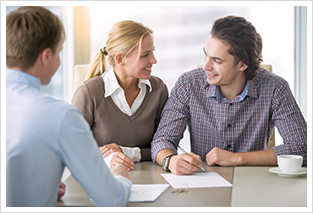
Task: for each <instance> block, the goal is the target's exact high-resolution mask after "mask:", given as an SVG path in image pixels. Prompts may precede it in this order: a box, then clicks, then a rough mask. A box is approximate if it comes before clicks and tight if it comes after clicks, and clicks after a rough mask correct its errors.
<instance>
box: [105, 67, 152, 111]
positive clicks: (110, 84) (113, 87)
mask: <svg viewBox="0 0 313 213" xmlns="http://www.w3.org/2000/svg"><path fill="white" fill-rule="evenodd" d="M102 79H103V81H104V91H105V94H104V98H107V97H109V96H111V98H112V100H113V102H114V103H115V104H116V106H117V107H118V108H119V109H120V110H121V111H122V112H124V113H125V114H126V115H128V116H131V115H133V114H134V113H135V112H136V111H137V109H138V108H139V107H140V105H141V103H142V101H143V99H144V98H145V95H146V90H147V88H146V85H148V86H149V87H150V91H149V92H151V91H152V87H151V84H150V81H149V80H145V79H139V83H138V87H139V88H140V92H139V94H138V96H137V97H136V99H135V100H134V102H133V104H132V106H131V107H129V105H128V103H127V101H126V97H125V93H124V90H123V88H122V87H121V86H120V85H119V84H118V81H117V78H116V75H115V73H114V70H113V68H111V69H110V70H108V71H106V72H104V73H103V74H102Z"/></svg>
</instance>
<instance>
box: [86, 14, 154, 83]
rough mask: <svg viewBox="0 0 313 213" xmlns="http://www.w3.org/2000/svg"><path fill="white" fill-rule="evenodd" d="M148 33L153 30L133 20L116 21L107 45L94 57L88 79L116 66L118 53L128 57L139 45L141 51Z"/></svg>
mask: <svg viewBox="0 0 313 213" xmlns="http://www.w3.org/2000/svg"><path fill="white" fill-rule="evenodd" d="M148 33H150V34H152V33H153V31H152V30H151V29H149V28H148V27H146V26H144V25H143V24H141V23H138V22H135V21H132V20H125V21H120V22H117V23H115V24H114V25H113V27H112V28H111V30H110V31H109V35H108V39H107V41H106V47H105V48H101V49H100V51H99V52H97V53H96V54H95V56H94V57H93V59H92V62H91V64H90V65H89V70H88V72H87V79H90V78H93V77H95V76H98V75H101V74H102V73H104V72H105V71H106V70H108V69H109V68H110V66H112V67H114V65H115V56H116V54H121V55H123V56H124V57H127V56H129V55H130V54H131V52H132V51H133V50H134V49H136V48H137V47H139V53H140V50H141V43H142V40H143V38H144V36H145V35H147V34H148Z"/></svg>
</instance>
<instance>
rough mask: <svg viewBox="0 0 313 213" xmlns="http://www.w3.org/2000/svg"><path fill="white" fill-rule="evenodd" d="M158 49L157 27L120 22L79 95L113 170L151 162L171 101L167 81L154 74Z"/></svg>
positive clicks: (78, 102)
mask: <svg viewBox="0 0 313 213" xmlns="http://www.w3.org/2000/svg"><path fill="white" fill-rule="evenodd" d="M154 49H155V47H154V39H153V32H152V30H151V29H149V28H147V27H146V26H144V25H142V24H141V23H138V22H135V21H131V20H127V21H120V22H118V23H116V24H114V26H113V27H112V28H111V30H110V32H109V35H108V39H107V41H106V46H105V47H103V48H101V49H100V51H99V52H98V53H97V54H96V55H95V56H94V59H93V61H92V63H91V64H90V68H89V71H88V80H86V81H84V82H83V84H82V85H81V86H80V87H79V88H78V89H77V90H76V91H75V94H74V96H73V99H72V103H73V104H74V105H76V106H77V107H78V109H80V110H81V112H82V113H83V115H84V117H85V119H86V120H87V122H88V123H89V125H90V127H91V130H92V132H93V134H94V137H95V139H96V141H97V143H98V145H99V148H100V150H101V152H102V154H103V157H104V158H105V160H106V162H107V163H108V164H109V165H110V166H111V167H114V166H115V165H117V164H123V165H124V166H125V168H126V169H127V170H132V169H133V168H134V167H133V164H134V162H139V161H150V160H151V154H150V147H151V145H150V144H151V141H152V138H153V135H154V133H155V131H156V129H157V126H158V124H159V120H160V116H161V112H162V110H163V107H164V105H165V102H166V101H167V98H168V89H167V87H166V85H165V84H164V83H163V81H162V80H161V79H160V78H158V77H155V76H151V72H152V67H153V65H154V64H156V63H157V60H156V58H155V56H154V53H153V51H154Z"/></svg>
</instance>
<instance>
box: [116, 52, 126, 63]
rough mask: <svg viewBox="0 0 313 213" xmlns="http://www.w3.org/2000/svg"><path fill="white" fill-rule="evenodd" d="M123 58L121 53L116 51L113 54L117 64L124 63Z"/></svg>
mask: <svg viewBox="0 0 313 213" xmlns="http://www.w3.org/2000/svg"><path fill="white" fill-rule="evenodd" d="M123 59H124V56H123V55H122V54H120V53H118V54H116V55H115V62H116V63H117V64H120V65H124V62H123Z"/></svg>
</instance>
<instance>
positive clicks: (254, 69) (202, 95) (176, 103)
mask: <svg viewBox="0 0 313 213" xmlns="http://www.w3.org/2000/svg"><path fill="white" fill-rule="evenodd" d="M204 54H205V64H204V66H203V68H201V69H196V70H193V71H191V72H187V73H184V74H183V75H182V76H180V78H179V79H178V81H177V82H176V84H175V87H174V88H173V90H172V92H171V96H170V98H169V100H168V102H167V104H166V105H165V107H164V111H163V114H162V118H161V121H160V124H159V127H158V130H157V132H156V134H155V136H154V139H153V142H152V147H151V152H152V159H153V161H154V162H157V163H158V164H159V165H162V167H163V169H164V170H167V171H171V172H172V173H174V174H178V175H181V174H191V173H193V172H195V171H197V170H199V168H200V166H201V164H202V161H204V162H205V161H206V162H207V163H208V165H220V166H238V165H277V161H276V156H278V155H281V154H296V155H302V156H303V158H304V161H303V162H304V165H305V164H306V162H307V136H306V133H307V126H306V121H305V120H304V118H303V115H302V114H301V112H300V109H299V107H298V105H297V103H296V101H295V99H294V97H293V95H292V93H291V91H290V88H289V86H288V83H287V82H286V81H285V80H284V79H282V78H281V77H279V76H277V75H275V74H273V73H271V72H269V71H267V70H265V69H262V68H260V67H259V65H260V63H261V62H262V40H261V37H260V35H259V34H258V33H257V32H256V29H255V28H254V26H253V25H252V24H251V23H250V22H248V21H246V20H245V19H244V18H242V17H235V16H228V17H224V18H221V19H218V20H217V21H216V22H215V23H214V26H213V28H212V31H211V34H210V36H209V38H208V40H207V42H206V45H205V48H204ZM186 125H187V126H188V129H189V131H190V141H191V153H189V155H186V154H180V155H177V154H176V150H177V146H178V143H179V141H180V139H181V138H182V136H183V133H184V131H185V129H186ZM274 126H275V127H276V128H277V130H278V132H279V133H280V135H281V136H282V138H283V140H284V144H282V145H279V146H275V147H273V148H270V149H268V141H269V139H270V136H271V134H272V131H273V128H274Z"/></svg>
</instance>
